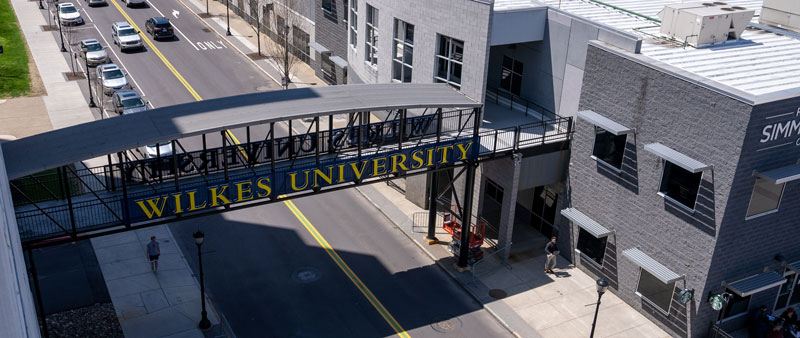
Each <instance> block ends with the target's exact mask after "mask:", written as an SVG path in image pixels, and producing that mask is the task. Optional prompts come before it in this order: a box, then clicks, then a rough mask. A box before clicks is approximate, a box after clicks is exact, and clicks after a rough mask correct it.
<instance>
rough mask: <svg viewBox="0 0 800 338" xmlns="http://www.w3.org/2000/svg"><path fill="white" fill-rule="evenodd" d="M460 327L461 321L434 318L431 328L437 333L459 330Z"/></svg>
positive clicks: (444, 317) (448, 318)
mask: <svg viewBox="0 0 800 338" xmlns="http://www.w3.org/2000/svg"><path fill="white" fill-rule="evenodd" d="M461 325H462V324H461V319H458V318H450V317H449V316H443V317H437V318H434V319H433V324H431V327H432V328H433V329H434V330H436V331H438V332H451V331H453V330H456V329H459V328H461Z"/></svg>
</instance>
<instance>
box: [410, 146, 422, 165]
mask: <svg viewBox="0 0 800 338" xmlns="http://www.w3.org/2000/svg"><path fill="white" fill-rule="evenodd" d="M423 153H424V152H423V151H422V150H415V151H414V152H412V153H411V159H412V160H414V163H412V164H411V169H419V168H422V166H424V165H425V160H423V159H422V154H423Z"/></svg>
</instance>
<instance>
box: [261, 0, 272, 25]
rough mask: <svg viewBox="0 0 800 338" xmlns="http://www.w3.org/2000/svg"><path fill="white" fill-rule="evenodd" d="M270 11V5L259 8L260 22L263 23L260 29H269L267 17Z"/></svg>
mask: <svg viewBox="0 0 800 338" xmlns="http://www.w3.org/2000/svg"><path fill="white" fill-rule="evenodd" d="M270 12H272V6H270V5H267V6H264V7H262V8H261V24H262V25H263V27H261V29H266V30H267V31H269V29H270V25H269V17H270V15H271V14H270Z"/></svg>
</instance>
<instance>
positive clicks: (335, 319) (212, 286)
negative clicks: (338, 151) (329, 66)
mask: <svg viewBox="0 0 800 338" xmlns="http://www.w3.org/2000/svg"><path fill="white" fill-rule="evenodd" d="M73 1H76V5H77V6H78V7H79V8H80V10H81V12H82V14H84V18H85V19H86V20H87V24H86V25H83V26H79V27H78V29H76V30H75V31H76V37H77V39H76V41H77V40H80V39H85V38H98V39H99V40H100V41H101V42H102V43H103V44H104V45H107V46H108V51H109V53H110V54H111V58H112V61H113V62H115V63H117V64H118V65H120V66H121V67H123V68H124V69H125V71H126V72H127V73H128V74H129V81H130V82H132V83H133V85H134V86H135V89H136V90H137V91H139V92H140V93H142V94H143V96H144V97H145V99H146V100H148V101H149V102H150V104H151V105H152V106H154V107H159V106H164V105H172V104H178V103H184V102H191V101H194V100H197V99H199V98H204V99H208V98H214V97H222V96H229V95H236V94H243V93H250V92H254V91H257V90H264V89H268V90H273V89H278V88H279V87H278V86H277V85H276V84H275V83H274V82H272V80H270V79H269V78H268V77H267V76H265V75H264V74H263V73H262V72H261V71H260V70H259V69H257V68H256V67H255V66H254V65H253V64H252V63H251V62H250V61H249V60H248V59H246V58H245V57H244V56H243V55H241V54H239V53H238V52H237V51H236V50H235V49H233V48H230V47H231V46H230V45H228V42H226V41H222V39H220V37H219V36H218V35H217V33H215V32H213V31H212V32H209V31H207V29H205V28H206V26H205V25H204V24H203V23H202V22H200V20H199V19H197V18H196V17H195V16H194V15H191V14H190V13H188V11H189V9H187V8H185V7H183V5H182V4H181V3H180V2H178V1H176V0H160V1H158V2H157V3H152V2H148V4H149V5H148V6H147V7H144V8H126V7H125V5H124V4H122V3H120V2H116V1H118V0H108V1H109V3H110V5H109V6H107V7H97V8H89V7H86V6H85V3H84V2H80V1H81V0H73ZM114 2H116V4H117V5H119V7H117V6H116V5H114ZM175 10H177V11H178V12H179V13H180V14H178V15H177V17H175V16H174V15H172V13H173V12H174V11H175ZM122 12H124V13H125V14H126V15H127V18H130V19H131V20H132V21H133V22H134V23H136V24H137V25H138V26H139V28H140V29H143V28H144V22H145V20H146V19H147V18H149V17H153V16H162V14H161V13H163V15H164V16H168V17H169V18H170V20H171V21H172V23H173V25H174V26H175V27H176V28H177V29H176V33H177V34H176V39H174V40H171V41H153V40H152V39H151V38H150V37H149V36H147V38H148V39H150V41H151V42H152V44H153V46H155V48H153V46H150V45H148V44H145V45H146V49H145V50H143V51H139V52H132V53H122V52H120V51H119V48H118V47H116V46H114V45H113V44H111V24H112V23H113V22H116V21H124V20H126V19H127V18H126V15H123V14H122ZM209 43H211V44H213V45H214V46H222V47H221V48H215V49H211V48H210V45H209ZM201 44H203V45H205V46H206V48H205V49H202V48H200V46H201ZM155 49H157V50H158V53H157V52H156V50H155ZM158 54H161V56H159V55H158ZM162 56H163V58H162ZM165 63H169V64H170V65H171V66H172V68H173V69H170V68H169V67H167V66H166V65H165ZM173 70H174V72H173ZM179 77H182V78H183V79H185V83H182V82H181V81H179V80H178V78H179ZM83 82H85V80H84V81H83ZM82 85H84V86H85V84H82ZM187 86H188V87H191V88H192V89H193V90H194V91H195V92H196V94H197V95H192V94H190V91H189V90H188V89H187ZM84 91H85V93H87V95H88V91H87V89H86V88H85V87H84ZM96 117H97V118H107V116H104V115H103V114H100V113H99V110H98V113H97V116H96ZM233 132H234V134H235V135H236V136H237V138H238V139H240V140H244V139H245V138H246V135H245V132H244V130H243V129H239V130H234V131H233ZM285 133H286V130H283V132H281V133H279V135H278V136H280V135H281V134H285ZM254 134H256V135H257V134H258V133H257V132H254ZM262 137H263V136H262ZM208 141H209V146H215V145H216V146H218V145H219V144H220V140H219V138H218V137H211V138H209V139H208ZM181 143H182V144H183V145H184V147H186V148H187V150H192V149H199V148H200V144H201V143H200V139H199V138H197V137H196V138H190V139H186V140H182V141H181ZM294 203H295V204H296V206H297V209H298V210H299V212H300V213H303V214H304V216H305V218H307V220H308V224H311V225H312V227H315V228H314V232H318V237H315V236H314V235H312V231H311V230H309V229H307V227H308V224H306V225H305V226H304V224H303V223H302V222H301V220H300V219H301V218H302V216H298V215H297V214H296V213H297V211H295V212H293V211H291V210H290V209H289V208H288V207H287V205H285V204H284V203H279V204H271V205H266V206H260V207H253V208H248V209H244V210H240V211H235V212H230V213H225V214H220V215H213V216H207V217H204V218H200V219H196V220H192V221H187V222H179V223H175V224H171V225H170V228H171V229H172V231H173V233H174V235H175V237H176V238H177V239H178V241H179V244H180V246H181V249H182V250H183V253H184V256H186V257H187V259H188V260H189V261H190V264H191V265H192V268H193V270H194V271H195V272H197V271H198V270H197V256H196V254H197V249H196V246H195V245H194V240H193V238H192V236H191V234H192V232H194V231H195V230H197V229H201V230H202V231H204V232H205V233H206V242H205V243H206V244H204V246H203V250H204V252H206V254H205V256H204V267H205V280H206V292H207V293H208V294H209V295H210V296H211V297H212V299H213V300H214V302H215V304H217V309H218V310H219V311H220V312H221V313H222V314H223V315H224V316H225V317H226V318H227V320H228V321H229V323H230V325H231V327H232V329H233V330H234V332H235V333H236V335H237V336H238V337H385V336H393V335H397V334H398V332H401V334H402V333H403V332H407V334H408V336H410V337H503V336H510V334H509V332H508V331H506V330H505V329H504V328H503V327H502V326H501V325H500V324H499V323H498V322H497V321H496V320H494V319H493V318H492V317H491V316H490V315H489V314H488V313H487V312H486V311H485V310H483V309H481V307H480V305H479V304H478V303H476V302H475V301H474V300H473V299H472V298H470V297H469V295H468V294H467V293H466V292H465V291H464V290H463V289H461V288H460V287H459V286H458V285H457V284H456V283H455V282H454V281H453V280H451V279H450V278H449V277H448V276H447V275H446V274H445V273H444V272H443V271H442V270H441V269H439V268H438V267H437V266H436V265H435V264H434V263H432V262H431V261H430V259H429V258H428V257H427V256H425V255H424V254H423V253H422V252H421V251H420V250H419V248H417V247H416V246H414V245H413V244H412V243H411V242H410V241H409V240H408V238H406V237H404V235H402V233H401V232H400V231H399V230H397V229H395V228H393V226H392V225H391V223H390V222H389V220H387V219H386V218H384V217H383V216H382V214H381V213H380V212H379V211H378V210H376V209H375V208H374V207H373V206H372V205H370V204H368V203H367V202H366V201H365V199H364V198H363V197H362V196H361V195H360V194H359V193H358V192H356V191H355V190H345V191H339V192H334V193H327V194H322V195H317V196H312V197H307V198H304V199H298V200H295V201H294ZM320 237H322V238H324V240H326V241H327V243H328V244H329V245H330V250H325V249H324V248H323V247H322V245H321V243H320V240H319V238H320ZM332 251H335V254H332V253H331V252H332ZM336 257H339V258H341V260H340V261H339V262H336V261H335V259H333V258H336ZM344 266H346V267H344ZM365 288H368V289H369V291H365ZM370 292H371V294H370ZM372 296H374V297H372ZM392 324H395V325H394V326H393V325H392Z"/></svg>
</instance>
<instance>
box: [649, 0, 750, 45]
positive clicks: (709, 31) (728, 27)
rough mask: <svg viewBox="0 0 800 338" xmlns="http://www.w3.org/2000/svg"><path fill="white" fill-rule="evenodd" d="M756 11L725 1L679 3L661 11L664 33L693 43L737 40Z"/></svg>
mask: <svg viewBox="0 0 800 338" xmlns="http://www.w3.org/2000/svg"><path fill="white" fill-rule="evenodd" d="M754 14H755V11H753V10H747V9H746V8H744V7H728V5H727V4H726V3H724V2H713V3H712V2H705V3H702V2H696V3H676V4H670V5H667V6H664V9H663V10H661V12H659V13H658V17H659V18H661V34H665V35H669V36H671V37H673V38H675V39H677V40H680V41H685V42H686V43H688V44H691V45H694V46H703V45H711V44H715V43H720V42H725V41H731V40H738V39H739V38H740V37H741V35H742V32H744V29H745V28H746V27H747V23H748V22H750V20H751V19H752V18H753V15H754Z"/></svg>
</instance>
